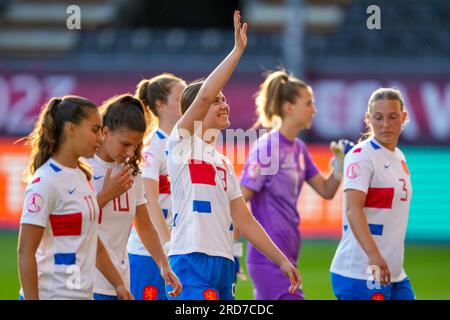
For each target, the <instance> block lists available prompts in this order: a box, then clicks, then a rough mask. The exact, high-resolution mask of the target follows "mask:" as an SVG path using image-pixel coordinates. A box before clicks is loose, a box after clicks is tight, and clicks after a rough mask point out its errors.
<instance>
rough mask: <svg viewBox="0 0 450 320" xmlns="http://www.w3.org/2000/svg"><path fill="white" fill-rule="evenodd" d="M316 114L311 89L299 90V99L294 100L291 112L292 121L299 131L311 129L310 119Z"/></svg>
mask: <svg viewBox="0 0 450 320" xmlns="http://www.w3.org/2000/svg"><path fill="white" fill-rule="evenodd" d="M316 112H317V109H316V106H315V100H314V94H313V92H312V89H311V88H309V87H308V88H300V89H299V97H298V98H297V99H296V101H295V104H294V106H293V110H292V115H291V116H292V120H294V121H295V122H296V123H297V124H298V126H299V127H300V128H301V129H304V128H307V129H309V128H311V125H312V119H313V117H314V114H315V113H316Z"/></svg>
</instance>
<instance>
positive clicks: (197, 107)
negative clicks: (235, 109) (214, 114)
mask: <svg viewBox="0 0 450 320" xmlns="http://www.w3.org/2000/svg"><path fill="white" fill-rule="evenodd" d="M233 20H234V40H235V43H234V48H233V50H231V52H230V53H229V54H228V56H227V57H226V58H225V59H224V60H223V61H222V62H221V63H220V64H219V65H218V66H217V68H216V69H214V71H213V72H212V73H211V74H210V75H209V76H208V78H206V80H205V82H204V83H203V85H202V87H201V88H200V91H199V92H198V94H197V96H196V98H195V99H194V101H193V102H192V105H191V106H190V107H189V108H188V110H187V111H186V113H185V114H184V115H183V116H182V117H181V120H180V129H184V130H188V131H189V132H190V134H191V135H192V134H194V122H195V121H202V120H203V119H204V118H205V116H206V113H207V112H208V109H209V106H210V105H211V103H212V102H213V101H214V99H215V98H216V96H217V95H218V94H219V92H220V90H222V89H223V87H225V85H226V83H227V81H228V79H229V78H230V77H231V74H232V73H233V71H234V69H235V68H236V66H237V64H238V62H239V59H240V58H241V56H242V54H243V53H244V50H245V47H246V45H247V24H246V23H244V24H243V25H242V26H241V22H240V21H241V15H240V13H239V11H237V10H236V11H234V16H233Z"/></svg>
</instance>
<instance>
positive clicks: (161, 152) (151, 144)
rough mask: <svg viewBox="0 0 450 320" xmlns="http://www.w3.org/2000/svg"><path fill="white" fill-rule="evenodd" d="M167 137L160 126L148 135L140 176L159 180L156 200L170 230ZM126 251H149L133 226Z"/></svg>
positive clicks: (132, 252)
mask: <svg viewBox="0 0 450 320" xmlns="http://www.w3.org/2000/svg"><path fill="white" fill-rule="evenodd" d="M167 138H168V135H167V134H166V133H165V132H164V131H163V130H162V129H161V128H158V129H156V131H155V132H154V133H153V135H150V136H149V138H148V140H147V141H146V143H145V144H144V148H143V150H142V154H143V157H144V165H143V167H142V178H147V179H152V180H155V181H157V182H159V197H158V202H159V205H160V206H161V209H162V214H163V215H164V218H165V220H166V223H167V226H168V228H169V230H171V229H172V224H173V215H172V200H171V195H170V180H169V175H168V173H167V156H166V153H165V149H166V142H167ZM128 252H129V253H131V254H139V255H143V256H150V253H149V252H148V251H147V249H145V247H144V245H143V244H142V241H141V239H140V238H139V236H138V234H137V232H136V230H135V229H134V227H133V229H132V230H131V233H130V238H129V239H128Z"/></svg>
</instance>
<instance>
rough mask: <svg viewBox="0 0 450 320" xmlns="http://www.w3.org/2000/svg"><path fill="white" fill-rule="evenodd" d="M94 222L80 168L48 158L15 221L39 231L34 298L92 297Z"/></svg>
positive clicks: (93, 201)
mask: <svg viewBox="0 0 450 320" xmlns="http://www.w3.org/2000/svg"><path fill="white" fill-rule="evenodd" d="M98 219H99V209H98V204H97V198H96V194H95V191H94V189H93V188H92V186H91V184H90V183H89V181H88V180H87V178H86V175H85V174H84V172H83V171H82V170H81V169H80V168H76V169H73V168H68V167H65V166H63V165H61V164H60V163H58V162H56V161H55V160H54V159H52V158H50V159H49V160H47V162H46V163H44V164H43V165H42V166H41V167H39V168H38V169H37V170H36V172H35V173H34V175H33V178H32V179H31V182H30V183H29V184H28V186H27V188H26V191H25V198H24V205H23V210H22V217H21V220H20V223H21V224H32V225H36V226H40V227H43V228H44V233H43V235H42V239H41V242H40V243H39V247H38V249H37V252H36V261H37V273H38V289H39V298H40V299H44V300H47V299H52V300H53V299H57V300H62V299H77V300H79V299H88V300H90V299H92V296H93V284H94V270H95V260H96V254H97V223H98ZM20 294H22V295H23V290H22V289H21V290H20Z"/></svg>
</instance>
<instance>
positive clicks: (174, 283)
mask: <svg viewBox="0 0 450 320" xmlns="http://www.w3.org/2000/svg"><path fill="white" fill-rule="evenodd" d="M161 277H162V278H163V279H164V281H165V282H166V284H167V285H169V286H171V287H172V288H173V290H172V291H169V292H168V294H169V296H171V297H177V296H178V295H179V294H180V293H181V290H183V285H182V284H181V282H180V279H178V277H177V275H176V274H175V273H174V272H173V271H172V269H171V268H170V267H169V268H161Z"/></svg>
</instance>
